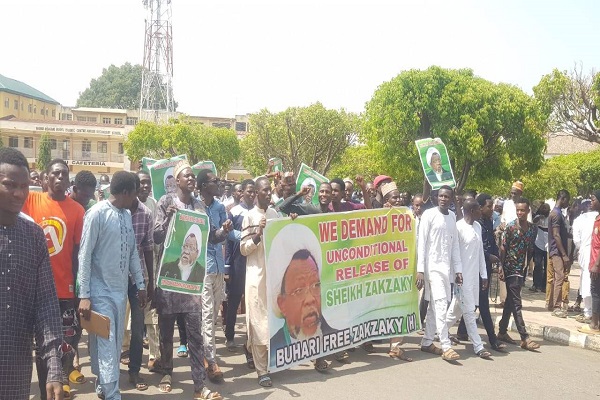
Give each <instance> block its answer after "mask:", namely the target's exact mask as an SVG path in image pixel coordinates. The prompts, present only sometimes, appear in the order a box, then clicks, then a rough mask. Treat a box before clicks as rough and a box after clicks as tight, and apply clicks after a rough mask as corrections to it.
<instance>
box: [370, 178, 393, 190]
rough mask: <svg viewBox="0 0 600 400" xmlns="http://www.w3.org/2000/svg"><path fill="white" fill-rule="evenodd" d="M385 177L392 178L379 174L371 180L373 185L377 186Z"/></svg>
mask: <svg viewBox="0 0 600 400" xmlns="http://www.w3.org/2000/svg"><path fill="white" fill-rule="evenodd" d="M387 179H389V180H390V181H391V180H392V178H390V177H389V176H387V175H379V176H378V177H377V178H375V179H374V180H373V185H375V187H376V188H378V187H379V185H381V183H382V182H383V181H385V180H387Z"/></svg>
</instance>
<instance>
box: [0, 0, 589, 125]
mask: <svg viewBox="0 0 600 400" xmlns="http://www.w3.org/2000/svg"><path fill="white" fill-rule="evenodd" d="M0 9H1V10H2V12H1V13H2V24H1V26H2V33H3V40H2V48H1V49H0V74H3V75H5V76H8V77H11V78H14V79H18V80H21V81H23V82H26V83H28V84H29V85H31V86H33V87H35V88H37V89H39V90H41V91H42V92H44V93H46V94H47V95H49V96H51V97H53V98H54V99H56V100H57V101H59V102H60V103H61V104H63V105H67V106H69V105H74V104H75V101H76V100H77V97H78V95H79V92H81V91H83V90H84V89H85V88H86V87H88V85H89V82H90V80H91V79H92V78H95V77H98V76H99V75H100V74H101V72H102V69H103V68H105V67H107V66H109V65H110V64H115V65H121V64H123V63H125V62H131V63H134V64H141V62H142V56H143V43H144V18H145V10H144V7H143V5H142V1H141V0H96V1H88V0H54V1H48V0H43V1H42V0H37V1H34V0H0ZM172 10H173V17H172V21H173V42H174V43H173V48H174V50H173V51H174V57H173V58H174V93H175V99H176V100H177V101H178V103H179V109H178V110H179V111H182V112H185V113H188V114H192V115H205V116H222V117H232V116H234V115H235V114H246V113H252V112H256V111H258V110H260V109H262V108H268V109H270V110H272V111H281V110H283V109H285V108H287V107H289V106H306V105H309V104H311V103H314V102H316V101H320V102H322V103H323V104H324V105H325V106H326V107H329V108H346V109H347V110H350V111H355V112H361V111H363V109H364V105H365V102H367V101H368V100H369V99H370V98H371V96H372V94H373V92H374V91H375V89H376V88H377V86H378V85H380V84H381V83H382V82H385V81H387V80H390V79H391V78H393V77H394V76H396V75H397V74H398V73H400V72H401V71H403V70H407V69H412V68H418V69H424V68H427V67H429V66H430V65H440V66H443V67H448V68H464V67H466V68H471V69H473V70H474V71H475V73H476V74H477V75H479V76H481V77H483V78H486V79H489V80H491V81H494V82H508V83H512V84H515V85H517V86H519V87H521V88H522V89H523V90H525V91H527V92H529V93H531V88H532V87H533V86H534V85H535V84H537V83H538V81H539V80H540V78H541V76H542V75H543V74H546V73H549V72H550V71H552V69H553V68H559V69H572V68H573V67H574V65H575V63H582V64H583V68H584V69H585V70H591V69H593V68H599V67H600V51H599V50H600V29H598V19H597V18H598V16H599V15H600V1H595V0H587V1H586V0H569V1H565V0H562V1H557V0H543V1H541V0H535V1H534V0H526V1H523V0H497V1H486V0H478V1H466V0H464V1H463V0H439V1H437V0H429V1H426V0H420V1H419V0H414V1H408V0H396V1H386V2H384V1H376V0H373V1H359V0H344V1H333V0H316V1H314V0H304V1H286V0H276V1H252V0H242V1H231V0H217V1H202V0H172Z"/></svg>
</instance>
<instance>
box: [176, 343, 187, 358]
mask: <svg viewBox="0 0 600 400" xmlns="http://www.w3.org/2000/svg"><path fill="white" fill-rule="evenodd" d="M187 356H188V351H187V346H186V345H184V344H182V345H181V346H179V348H178V349H177V357H181V358H186V357H187Z"/></svg>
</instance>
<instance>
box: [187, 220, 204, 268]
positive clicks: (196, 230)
mask: <svg viewBox="0 0 600 400" xmlns="http://www.w3.org/2000/svg"><path fill="white" fill-rule="evenodd" d="M190 235H194V238H195V239H196V245H197V246H198V256H197V257H196V259H195V260H191V263H192V264H193V263H195V262H196V261H197V260H198V258H199V257H200V253H202V231H201V230H200V227H199V226H198V225H195V224H194V225H192V226H190V229H188V231H187V233H186V234H185V237H184V238H183V241H184V243H182V247H183V245H184V244H185V240H186V239H187V238H188V237H189V236H190Z"/></svg>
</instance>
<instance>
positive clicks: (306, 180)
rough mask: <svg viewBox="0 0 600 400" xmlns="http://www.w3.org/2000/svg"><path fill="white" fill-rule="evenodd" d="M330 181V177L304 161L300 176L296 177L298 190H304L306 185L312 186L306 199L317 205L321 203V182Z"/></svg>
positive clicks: (299, 172)
mask: <svg viewBox="0 0 600 400" xmlns="http://www.w3.org/2000/svg"><path fill="white" fill-rule="evenodd" d="M323 182H329V179H327V178H326V177H324V176H323V175H321V174H320V173H318V172H317V171H315V170H314V169H312V168H311V167H309V166H308V165H306V164H304V163H302V165H301V166H300V171H298V177H297V178H296V192H299V191H300V190H302V188H303V187H304V186H310V193H309V194H308V195H307V196H306V198H305V199H304V201H306V202H307V203H312V204H315V205H318V204H319V186H321V183H323Z"/></svg>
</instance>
